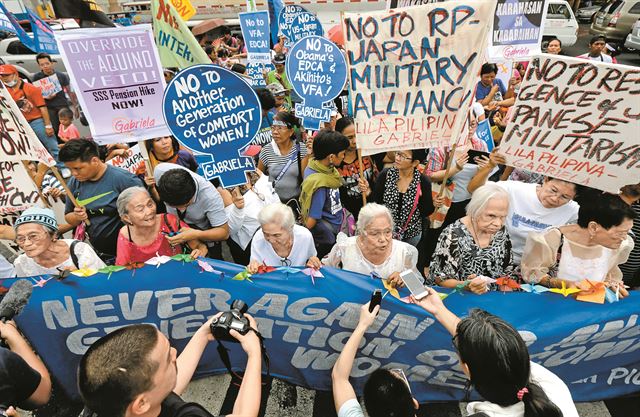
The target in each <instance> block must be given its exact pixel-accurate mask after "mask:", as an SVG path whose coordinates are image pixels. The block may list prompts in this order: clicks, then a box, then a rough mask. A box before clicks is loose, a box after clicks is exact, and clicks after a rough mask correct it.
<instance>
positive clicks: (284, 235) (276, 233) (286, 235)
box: [262, 223, 291, 246]
mask: <svg viewBox="0 0 640 417" xmlns="http://www.w3.org/2000/svg"><path fill="white" fill-rule="evenodd" d="M262 233H263V234H264V239H265V240H266V241H267V242H269V243H270V244H271V246H284V245H286V244H287V243H289V241H290V239H291V232H290V231H289V230H287V229H285V228H284V227H282V226H281V225H280V224H277V223H267V224H265V225H263V226H262Z"/></svg>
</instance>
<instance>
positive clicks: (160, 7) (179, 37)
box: [151, 0, 211, 68]
mask: <svg viewBox="0 0 640 417" xmlns="http://www.w3.org/2000/svg"><path fill="white" fill-rule="evenodd" d="M151 17H152V18H153V34H154V37H155V40H156V45H157V49H158V54H159V55H160V61H161V62H162V65H163V66H164V67H166V68H173V67H175V68H186V67H188V66H190V65H194V64H208V63H211V58H209V57H208V56H207V54H206V53H205V52H204V49H202V47H201V46H200V45H199V44H198V41H197V40H196V38H195V37H194V36H193V33H191V30H189V28H188V27H187V24H186V23H185V22H184V20H183V19H182V18H181V17H180V13H178V11H176V9H175V7H173V5H172V4H171V2H170V1H169V0H151Z"/></svg>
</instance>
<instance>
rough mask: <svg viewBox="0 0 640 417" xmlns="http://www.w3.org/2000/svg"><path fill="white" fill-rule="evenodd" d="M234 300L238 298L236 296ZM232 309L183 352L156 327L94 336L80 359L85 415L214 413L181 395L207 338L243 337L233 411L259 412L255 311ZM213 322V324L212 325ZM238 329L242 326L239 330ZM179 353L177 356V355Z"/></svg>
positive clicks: (200, 416) (250, 416)
mask: <svg viewBox="0 0 640 417" xmlns="http://www.w3.org/2000/svg"><path fill="white" fill-rule="evenodd" d="M234 304H235V302H234ZM243 313H244V311H242V312H238V311H237V310H234V309H232V310H231V311H230V312H225V313H218V314H216V315H215V316H213V317H212V318H211V319H210V320H209V321H207V322H206V323H205V324H203V325H202V326H201V327H200V328H199V329H198V330H197V331H196V333H195V334H194V335H193V337H192V338H191V340H190V341H189V343H188V344H187V346H186V347H185V349H184V350H183V351H182V353H181V354H180V356H177V352H176V349H174V348H172V347H171V345H170V344H169V340H168V339H167V338H166V337H165V336H164V334H162V333H160V332H159V331H158V330H157V329H156V328H155V327H153V326H151V325H148V324H139V325H133V326H128V327H124V328H121V329H118V330H116V331H114V332H113V333H110V334H108V335H106V336H104V337H103V338H101V339H100V340H98V341H97V342H95V343H94V344H93V345H92V346H91V347H90V348H89V350H88V351H87V352H86V353H85V355H84V356H83V357H82V360H81V361H80V367H79V370H78V385H79V389H80V394H81V395H82V398H83V400H84V404H85V405H86V406H87V408H88V409H89V410H90V411H89V410H85V412H84V413H83V415H86V416H92V415H93V416H97V417H212V414H210V413H209V412H208V411H207V410H205V409H204V408H203V407H202V406H200V405H199V404H196V403H187V402H185V401H183V400H182V399H181V398H180V397H179V395H180V394H182V392H183V391H184V390H185V389H186V388H187V385H188V384H189V381H191V377H192V376H193V373H194V371H195V369H196V366H197V365H198V362H199V361H200V357H201V356H202V353H203V352H204V349H205V348H206V346H207V344H208V343H209V342H211V341H213V340H214V336H213V335H214V334H215V335H216V337H217V338H218V339H222V338H223V337H224V340H227V341H233V342H239V343H240V345H241V346H242V349H243V350H244V351H245V352H246V353H247V356H248V360H247V368H246V370H245V373H244V377H243V379H242V385H241V386H240V390H239V392H238V397H237V398H236V401H235V404H234V407H233V412H232V414H230V415H229V417H231V416H234V417H239V416H242V417H245V416H246V417H255V416H257V415H258V411H259V409H260V395H261V367H262V351H261V341H260V337H259V334H258V331H257V325H256V322H255V320H254V319H253V317H251V316H250V315H248V314H243ZM212 324H213V325H212ZM235 329H238V330H239V331H237V330H235ZM176 356H177V357H176Z"/></svg>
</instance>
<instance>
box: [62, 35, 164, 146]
mask: <svg viewBox="0 0 640 417" xmlns="http://www.w3.org/2000/svg"><path fill="white" fill-rule="evenodd" d="M56 40H57V41H58V46H59V48H60V52H61V55H62V59H63V60H64V64H65V67H66V68H67V71H69V77H70V78H71V84H72V85H73V89H74V91H75V92H76V94H77V95H78V100H79V101H80V104H81V105H82V109H83V110H84V114H85V116H86V117H87V120H88V121H89V127H90V128H91V134H92V136H93V139H94V140H95V141H96V142H98V143H101V144H105V143H121V142H134V141H141V140H145V139H151V138H157V137H161V136H167V135H168V134H169V130H168V129H167V127H166V126H165V124H164V119H163V117H162V93H163V90H164V76H163V73H162V66H161V65H160V59H159V57H158V51H157V49H156V47H155V43H154V41H153V33H152V31H151V26H150V25H134V26H129V27H123V28H118V30H113V29H107V30H105V29H76V30H68V31H62V32H60V33H59V34H57V35H56Z"/></svg>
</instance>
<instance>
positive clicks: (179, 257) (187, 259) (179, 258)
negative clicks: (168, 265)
mask: <svg viewBox="0 0 640 417" xmlns="http://www.w3.org/2000/svg"><path fill="white" fill-rule="evenodd" d="M171 259H173V260H174V261H178V262H180V261H182V263H185V262H192V261H193V258H192V257H191V255H190V254H188V253H179V254H177V255H173V256H172V257H171Z"/></svg>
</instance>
